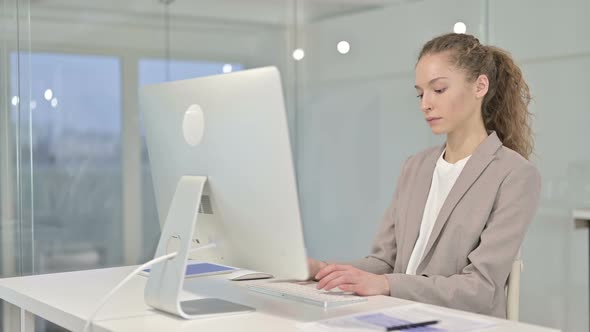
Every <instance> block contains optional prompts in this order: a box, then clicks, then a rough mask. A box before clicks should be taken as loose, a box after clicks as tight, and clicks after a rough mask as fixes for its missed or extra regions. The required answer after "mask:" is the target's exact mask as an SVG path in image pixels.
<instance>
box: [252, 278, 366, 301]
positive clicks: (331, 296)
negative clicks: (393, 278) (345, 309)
mask: <svg viewBox="0 0 590 332" xmlns="http://www.w3.org/2000/svg"><path fill="white" fill-rule="evenodd" d="M316 284H317V283H316V282H312V281H303V282H290V281H272V280H271V281H264V282H260V281H257V282H247V283H246V284H244V285H245V287H246V288H248V289H249V290H252V291H255V292H258V293H262V294H267V295H273V296H279V297H283V298H286V299H290V300H294V301H299V302H303V303H309V304H313V305H317V306H320V307H323V308H333V307H338V306H342V305H347V304H353V303H360V302H365V301H367V298H365V297H360V296H356V295H354V294H352V293H348V292H343V291H334V290H332V291H325V290H320V289H317V288H316Z"/></svg>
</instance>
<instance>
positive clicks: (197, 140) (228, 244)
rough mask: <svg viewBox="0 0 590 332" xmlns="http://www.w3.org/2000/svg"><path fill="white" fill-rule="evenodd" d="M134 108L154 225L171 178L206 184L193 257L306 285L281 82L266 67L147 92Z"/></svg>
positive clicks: (168, 196) (165, 205)
mask: <svg viewBox="0 0 590 332" xmlns="http://www.w3.org/2000/svg"><path fill="white" fill-rule="evenodd" d="M139 101H140V109H141V113H142V116H143V119H142V120H143V125H144V129H145V134H146V142H147V148H148V154H149V159H150V165H151V172H152V178H153V185H154V193H155V197H156V204H157V210H158V215H159V220H160V225H161V226H162V227H163V226H164V225H163V223H164V221H165V220H166V216H167V215H168V212H169V211H168V210H169V207H170V203H171V201H172V198H173V195H174V192H175V190H176V186H177V184H178V182H179V179H180V178H181V177H182V176H186V175H195V176H206V177H207V181H206V185H205V189H204V193H203V197H202V202H201V203H202V204H201V207H200V209H199V215H198V219H197V222H196V226H195V232H194V234H191V236H192V237H193V246H200V245H206V244H208V243H211V242H215V243H216V244H217V247H215V248H213V249H207V250H204V251H202V252H197V253H196V254H195V255H196V257H193V258H195V259H199V260H204V261H209V262H214V263H222V264H226V265H231V266H236V267H240V268H244V269H250V270H256V271H261V272H267V273H270V274H272V275H274V276H275V277H277V278H282V279H299V280H303V279H306V278H307V277H308V274H309V272H308V267H307V258H306V251H305V245H304V239H303V230H302V223H301V214H300V208H299V201H298V196H297V185H296V180H295V171H294V166H293V159H292V153H291V145H290V141H289V131H288V124H287V117H286V112H285V106H284V100H283V93H282V87H281V79H280V75H279V72H278V70H277V69H276V68H274V67H265V68H259V69H251V70H245V71H240V72H235V73H229V74H223V75H216V76H208V77H202V78H196V79H189V80H182V81H175V82H168V83H162V84H156V85H149V86H145V87H143V88H141V89H140V98H139Z"/></svg>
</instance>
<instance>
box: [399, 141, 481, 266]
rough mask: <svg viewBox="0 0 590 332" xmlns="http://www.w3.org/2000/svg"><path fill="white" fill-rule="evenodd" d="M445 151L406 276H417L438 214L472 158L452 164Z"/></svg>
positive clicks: (440, 160) (435, 171)
mask: <svg viewBox="0 0 590 332" xmlns="http://www.w3.org/2000/svg"><path fill="white" fill-rule="evenodd" d="M445 151H446V150H445ZM445 151H443V153H442V154H441V155H440V157H439V158H438V161H437V162H436V167H435V168H434V173H433V174H432V183H431V184H430V192H429V193H428V199H427V200H426V207H425V208H424V215H422V223H421V224H420V235H419V236H418V240H417V241H416V244H415V245H414V250H413V251H412V255H411V256H410V261H409V263H408V268H407V269H406V274H416V269H417V268H418V265H420V262H421V261H422V256H423V255H424V250H425V249H426V244H427V243H428V238H429V237H430V233H432V228H433V227H434V223H435V221H436V218H437V217H438V212H439V211H440V208H441V207H442V205H443V203H444V202H445V200H446V199H447V196H448V195H449V192H450V191H451V188H453V185H454V184H455V181H457V178H458V177H459V174H461V171H462V170H463V167H465V164H467V161H468V160H469V158H470V157H471V155H469V156H467V157H466V158H464V159H461V160H459V161H458V162H456V163H454V164H451V163H449V162H447V161H446V160H445V159H444V158H443V156H444V155H445Z"/></svg>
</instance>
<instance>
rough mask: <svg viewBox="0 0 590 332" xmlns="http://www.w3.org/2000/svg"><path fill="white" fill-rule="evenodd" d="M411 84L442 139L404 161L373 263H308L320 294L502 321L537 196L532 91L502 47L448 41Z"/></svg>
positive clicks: (429, 50) (452, 37) (428, 51)
mask: <svg viewBox="0 0 590 332" xmlns="http://www.w3.org/2000/svg"><path fill="white" fill-rule="evenodd" d="M415 87H416V91H417V94H418V98H419V100H420V109H421V111H422V113H423V114H424V118H425V120H426V122H427V124H428V125H429V126H430V128H431V129H432V132H433V133H435V134H446V135H447V141H446V143H445V144H444V145H443V146H440V147H433V148H430V149H428V150H425V151H422V152H420V153H418V154H415V155H413V156H411V157H410V158H408V159H407V160H406V162H405V163H404V165H403V169H402V172H401V175H400V176H399V178H398V182H397V188H396V192H395V194H394V197H393V201H392V202H391V204H390V206H389V208H388V209H387V211H386V212H385V215H384V217H383V221H382V223H381V226H380V228H379V230H378V232H377V235H376V237H375V241H374V244H373V248H372V253H371V255H369V256H367V257H365V258H364V259H360V260H358V261H354V262H350V263H347V264H327V263H325V262H320V261H317V260H315V259H312V258H310V259H309V267H310V273H311V275H312V276H313V277H314V278H315V279H317V280H318V281H319V282H318V288H323V289H326V290H329V289H332V288H335V287H338V288H340V289H342V290H344V291H351V292H354V293H356V294H359V295H377V294H384V295H391V296H395V297H399V298H405V299H409V300H414V301H418V302H424V303H432V304H436V305H441V306H446V307H450V308H456V309H461V310H467V311H472V312H477V313H482V314H487V315H493V316H497V317H505V316H506V296H505V286H506V281H507V279H508V275H509V273H510V270H511V266H512V262H513V260H514V258H515V256H516V254H517V252H518V250H519V247H520V245H521V243H522V241H523V238H524V235H525V232H526V229H527V227H528V225H529V223H530V222H531V221H532V219H533V216H534V215H535V211H536V209H537V204H538V201H539V193H540V189H541V178H540V176H539V173H538V171H537V169H536V168H535V166H533V164H531V163H530V162H529V161H528V158H529V156H530V155H531V153H532V150H533V138H532V134H531V128H530V113H529V111H528V103H529V100H530V94H529V89H528V86H527V84H526V82H525V81H524V79H523V76H522V73H521V71H520V69H519V68H518V66H517V65H516V64H515V63H514V61H513V60H512V58H511V57H510V55H509V54H508V53H506V52H505V51H503V50H502V49H499V48H496V47H492V46H486V45H482V44H480V42H479V40H477V38H475V37H473V36H470V35H466V34H446V35H442V36H439V37H437V38H434V39H433V40H431V41H429V42H428V43H426V44H425V45H424V47H423V49H422V51H421V52H420V56H419V58H418V63H417V65H416V85H415Z"/></svg>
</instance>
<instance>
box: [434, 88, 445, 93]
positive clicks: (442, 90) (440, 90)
mask: <svg viewBox="0 0 590 332" xmlns="http://www.w3.org/2000/svg"><path fill="white" fill-rule="evenodd" d="M445 91H447V88H442V89H435V90H434V92H436V93H443V92H445Z"/></svg>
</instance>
